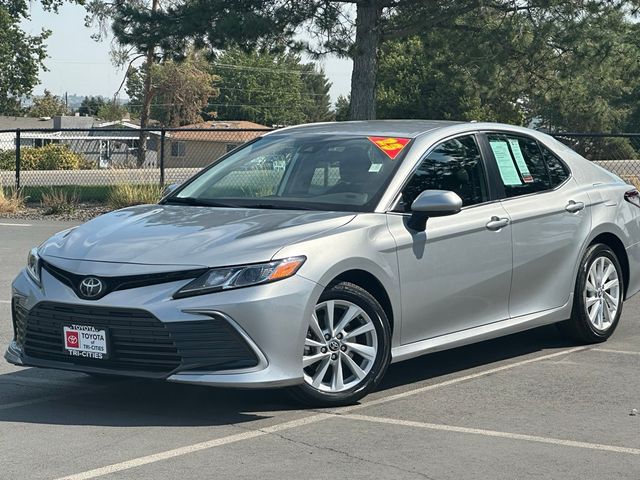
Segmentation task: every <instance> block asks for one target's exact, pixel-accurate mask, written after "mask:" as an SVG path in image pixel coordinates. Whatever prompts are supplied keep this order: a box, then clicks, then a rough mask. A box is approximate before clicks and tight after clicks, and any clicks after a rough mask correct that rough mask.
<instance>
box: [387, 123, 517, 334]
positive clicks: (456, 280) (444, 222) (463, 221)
mask: <svg viewBox="0 0 640 480" xmlns="http://www.w3.org/2000/svg"><path fill="white" fill-rule="evenodd" d="M485 172H486V169H485V166H484V163H483V161H482V157H481V155H480V150H479V149H478V145H477V143H476V140H475V137H474V136H473V135H466V136H461V137H456V138H453V139H450V140H447V141H445V142H443V143H441V144H440V145H439V146H437V147H436V148H435V149H434V150H432V151H431V153H430V154H428V155H427V156H426V157H425V158H424V159H423V160H422V162H421V164H420V166H419V167H418V169H417V170H416V172H415V173H414V175H413V176H412V178H411V179H410V180H409V182H408V184H407V185H406V187H405V188H404V189H403V192H402V199H401V202H400V205H399V206H398V208H396V210H398V211H397V212H390V213H389V214H388V215H387V219H388V220H387V221H388V225H389V229H390V231H391V233H392V235H393V237H394V238H395V241H396V244H397V252H398V269H399V273H398V274H399V277H400V288H401V295H402V332H401V341H402V344H408V343H412V342H416V341H420V340H425V339H428V338H432V337H436V336H439V335H444V334H447V333H453V332H457V331H461V330H465V329H468V328H473V327H477V326H481V325H486V324H488V323H492V322H496V321H500V320H505V319H508V318H509V312H508V305H509V290H510V285H511V266H512V251H511V227H510V219H509V217H508V215H507V213H506V211H505V209H504V208H503V206H502V205H501V203H500V202H499V201H492V200H493V199H492V196H491V195H490V192H489V189H488V182H487V176H486V173H485ZM429 189H440V190H451V191H454V192H456V193H457V194H458V195H460V197H461V198H462V200H463V209H462V211H461V212H460V213H458V214H456V215H452V216H449V217H440V218H431V219H429V220H428V222H427V227H426V230H425V231H414V230H411V229H410V228H408V227H407V220H408V217H409V215H408V213H406V212H408V211H409V210H410V206H411V203H412V202H413V200H414V199H415V198H416V197H417V195H418V194H420V193H421V192H422V191H424V190H429Z"/></svg>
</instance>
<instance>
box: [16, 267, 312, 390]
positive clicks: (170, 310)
mask: <svg viewBox="0 0 640 480" xmlns="http://www.w3.org/2000/svg"><path fill="white" fill-rule="evenodd" d="M86 263H89V262H86ZM92 266H93V267H94V268H95V264H93V265H92ZM133 268H135V267H133ZM90 273H91V274H94V275H100V273H101V272H97V271H95V269H93V270H91V271H90ZM103 274H104V273H103ZM186 283H188V280H186V281H184V280H183V281H178V282H172V283H166V284H161V285H152V286H146V287H141V288H135V289H130V290H122V291H116V292H112V293H110V294H108V295H107V296H106V297H103V298H101V299H100V300H96V301H88V300H82V299H80V298H78V297H77V296H76V295H75V293H74V292H73V290H71V288H69V287H68V286H66V285H64V284H63V283H61V282H59V281H58V280H57V279H55V278H54V277H52V276H51V275H49V274H48V272H46V271H44V270H43V272H42V288H40V287H38V286H37V285H36V284H35V283H34V282H33V281H32V280H31V279H30V278H29V277H28V275H27V274H26V273H25V272H24V271H23V272H21V273H20V274H19V275H18V277H17V278H16V280H15V281H14V283H13V299H14V302H19V304H20V306H21V308H23V309H24V310H25V311H27V312H33V311H34V309H36V310H35V311H37V309H39V308H41V306H42V305H47V304H54V305H63V306H70V307H71V308H75V307H77V308H78V309H86V308H95V309H101V308H104V309H135V310H138V311H143V312H148V314H149V315H150V316H152V317H154V318H155V319H157V320H158V321H159V322H161V323H162V324H163V326H164V327H167V328H168V329H169V330H172V329H175V328H178V327H180V328H181V331H185V329H186V330H189V327H188V326H187V325H190V324H192V323H193V322H207V321H209V322H210V321H212V320H215V321H217V322H225V323H226V324H227V325H228V326H230V327H231V329H233V331H234V332H235V333H236V334H237V336H238V337H239V338H241V339H242V341H243V342H244V344H245V345H246V346H247V347H248V348H249V349H250V350H251V351H252V353H253V354H254V355H255V359H256V361H255V362H254V363H253V365H252V366H251V367H248V368H233V367H231V368H229V365H227V366H226V367H225V368H224V369H215V368H212V369H210V370H207V369H204V370H203V368H202V367H200V368H197V369H194V368H191V366H190V365H185V364H181V365H180V366H178V367H176V368H175V369H173V370H172V371H170V372H161V373H159V374H152V375H149V374H147V373H148V372H146V373H145V372H141V371H137V370H135V369H131V368H128V367H126V368H123V367H122V366H117V367H114V366H111V365H110V366H109V367H108V368H105V364H104V363H103V364H102V365H101V364H100V362H101V361H100V360H95V361H84V363H81V364H80V363H78V362H75V361H74V360H73V359H72V358H71V357H64V356H60V358H38V355H33V354H28V353H27V351H28V348H25V347H24V345H21V343H20V341H16V339H18V338H17V337H19V335H16V339H14V341H13V342H12V343H11V345H9V348H8V349H7V351H6V353H5V358H6V359H7V361H9V362H10V363H13V364H16V365H22V366H35V367H45V368H56V369H65V370H74V371H82V372H89V373H112V374H118V375H130V376H139V377H152V378H164V379H166V380H168V381H172V382H183V383H194V384H201V385H202V384H204V385H212V386H232V387H250V388H258V387H278V386H285V385H294V384H299V383H302V381H303V373H302V348H303V344H304V337H305V335H306V330H307V325H308V322H307V319H308V318H310V316H311V314H312V312H313V308H314V306H315V303H316V300H317V298H318V297H319V295H320V293H321V291H322V287H321V286H320V285H318V284H316V283H314V282H312V281H310V280H307V279H305V278H303V277H300V276H294V277H291V278H289V279H286V280H282V281H280V282H274V283H271V284H265V285H259V286H255V287H248V288H243V289H237V290H230V291H226V292H218V293H213V294H209V295H202V296H196V297H190V298H184V299H178V300H174V299H172V298H171V296H172V294H173V293H174V292H175V291H177V290H178V289H179V288H180V287H182V286H183V285H185V284H186ZM78 323H80V324H81V323H82V322H81V321H80V320H78ZM18 340H20V339H18ZM215 348H218V347H217V346H216V345H215V342H213V343H212V344H211V349H215ZM178 350H180V348H179V349H178ZM180 353H181V354H182V353H183V352H182V351H180ZM60 360H62V361H60Z"/></svg>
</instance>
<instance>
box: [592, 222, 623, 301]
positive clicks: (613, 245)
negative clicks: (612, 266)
mask: <svg viewBox="0 0 640 480" xmlns="http://www.w3.org/2000/svg"><path fill="white" fill-rule="evenodd" d="M597 243H602V244H604V245H606V246H607V247H609V248H610V249H611V250H613V253H615V254H616V257H617V258H618V261H619V262H620V267H622V280H623V282H624V298H626V297H627V289H628V288H629V279H630V273H631V272H630V270H629V257H628V256H627V250H626V249H625V247H624V243H622V240H621V239H620V237H618V236H617V235H615V234H614V233H611V232H602V233H599V234H598V235H596V236H595V237H594V238H593V239H591V241H590V242H589V245H588V246H587V248H588V247H590V246H591V245H595V244H597Z"/></svg>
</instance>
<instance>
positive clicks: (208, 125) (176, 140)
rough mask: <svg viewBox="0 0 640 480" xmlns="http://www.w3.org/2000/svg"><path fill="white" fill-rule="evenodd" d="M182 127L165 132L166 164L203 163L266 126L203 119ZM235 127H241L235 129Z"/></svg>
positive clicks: (245, 140) (206, 163)
mask: <svg viewBox="0 0 640 480" xmlns="http://www.w3.org/2000/svg"><path fill="white" fill-rule="evenodd" d="M182 128H183V129H185V130H186V131H184V132H181V131H173V132H167V134H166V135H167V137H166V140H165V142H166V143H165V160H164V164H165V167H167V168H181V167H182V168H198V167H205V166H207V165H209V164H210V163H211V162H213V161H214V160H217V159H218V158H220V157H221V156H222V155H224V154H225V153H227V152H229V151H231V150H233V149H234V148H236V147H238V146H239V145H242V144H243V143H245V142H248V141H249V140H253V139H254V138H257V137H259V136H261V135H263V134H264V133H265V131H266V130H269V128H268V127H265V126H264V125H260V124H258V123H253V122H247V121H244V120H242V121H236V120H228V121H215V122H203V123H197V124H194V125H186V126H184V127H182ZM238 129H242V130H244V131H234V130H238ZM251 130H256V131H251Z"/></svg>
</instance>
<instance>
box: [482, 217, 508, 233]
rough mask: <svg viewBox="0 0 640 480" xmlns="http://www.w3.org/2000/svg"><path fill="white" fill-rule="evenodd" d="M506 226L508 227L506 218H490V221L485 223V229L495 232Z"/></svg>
mask: <svg viewBox="0 0 640 480" xmlns="http://www.w3.org/2000/svg"><path fill="white" fill-rule="evenodd" d="M507 225H509V219H508V218H500V217H491V220H489V223H487V228H488V229H489V230H493V231H494V232H495V231H496V230H500V229H501V228H503V227H506V226H507Z"/></svg>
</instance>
